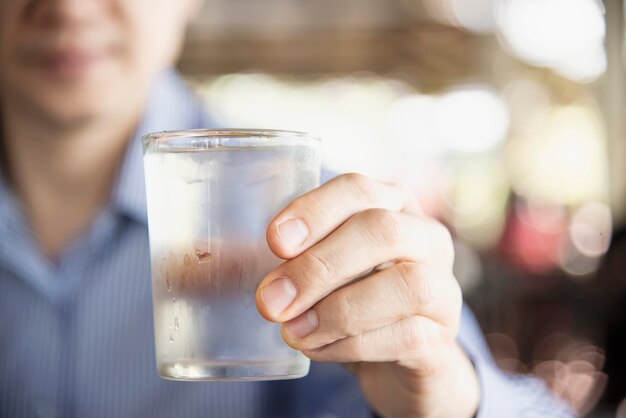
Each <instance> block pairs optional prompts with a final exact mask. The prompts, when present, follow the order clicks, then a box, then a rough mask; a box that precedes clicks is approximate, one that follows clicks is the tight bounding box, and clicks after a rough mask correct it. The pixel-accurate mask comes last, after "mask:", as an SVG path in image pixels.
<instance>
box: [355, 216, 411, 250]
mask: <svg viewBox="0 0 626 418" xmlns="http://www.w3.org/2000/svg"><path fill="white" fill-rule="evenodd" d="M363 218H364V222H365V224H366V225H367V230H368V231H369V233H370V235H371V238H373V239H375V240H376V241H377V242H379V243H380V244H382V245H384V246H391V247H397V246H398V245H399V244H400V243H401V242H402V238H403V234H402V225H401V224H400V220H399V219H398V216H397V214H396V213H395V212H393V211H391V210H388V209H378V208H377V209H368V210H366V211H365V212H363Z"/></svg>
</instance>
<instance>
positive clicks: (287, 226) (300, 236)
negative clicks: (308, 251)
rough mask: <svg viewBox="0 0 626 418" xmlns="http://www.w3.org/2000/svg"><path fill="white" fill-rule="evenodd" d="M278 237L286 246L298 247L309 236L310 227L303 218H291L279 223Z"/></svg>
mask: <svg viewBox="0 0 626 418" xmlns="http://www.w3.org/2000/svg"><path fill="white" fill-rule="evenodd" d="M276 228H277V229H278V237H279V238H280V240H281V241H282V242H283V244H284V245H285V246H286V247H289V248H296V247H298V246H300V245H302V244H303V243H304V241H306V239H307V238H308V237H309V228H307V226H306V224H305V223H304V222H303V221H302V219H298V218H291V219H287V220H286V221H284V222H281V223H279V224H278V225H277V226H276Z"/></svg>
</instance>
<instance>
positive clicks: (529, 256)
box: [499, 198, 568, 273]
mask: <svg viewBox="0 0 626 418" xmlns="http://www.w3.org/2000/svg"><path fill="white" fill-rule="evenodd" d="M567 226H568V216H567V213H566V211H565V209H564V208H563V207H559V206H554V205H547V204H535V203H532V204H531V203H529V202H527V201H525V200H522V199H519V198H517V199H514V201H513V204H512V205H511V209H510V211H509V214H508V218H507V221H506V226H505V228H504V233H503V234H502V239H501V240H500V243H499V250H500V252H501V253H502V255H503V257H504V258H505V259H506V260H508V261H509V262H510V263H512V264H513V265H515V266H516V267H518V268H521V269H523V270H525V271H529V272H532V273H548V272H550V271H552V270H554V269H555V268H556V267H557V266H558V263H559V257H560V254H561V251H562V249H563V247H564V245H565V244H566V243H567Z"/></svg>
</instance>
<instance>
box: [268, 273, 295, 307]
mask: <svg viewBox="0 0 626 418" xmlns="http://www.w3.org/2000/svg"><path fill="white" fill-rule="evenodd" d="M296 293H298V290H297V289H296V286H295V285H294V284H293V282H292V281H291V280H289V279H287V278H286V277H281V278H279V279H276V280H274V281H273V282H271V283H270V284H268V285H267V286H265V287H264V288H263V290H261V299H262V300H263V303H265V306H267V308H268V309H269V310H270V311H272V313H273V314H274V315H276V316H278V315H280V314H281V313H282V312H283V311H284V310H285V309H286V308H287V306H289V305H291V302H293V300H294V299H295V298H296Z"/></svg>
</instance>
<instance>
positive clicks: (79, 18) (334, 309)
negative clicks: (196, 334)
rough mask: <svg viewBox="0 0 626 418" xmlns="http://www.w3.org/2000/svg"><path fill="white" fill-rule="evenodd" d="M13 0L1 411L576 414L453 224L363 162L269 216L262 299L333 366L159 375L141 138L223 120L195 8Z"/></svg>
mask: <svg viewBox="0 0 626 418" xmlns="http://www.w3.org/2000/svg"><path fill="white" fill-rule="evenodd" d="M0 5H1V8H0V60H1V61H0V62H1V64H0V65H1V68H0V92H1V100H2V101H1V120H2V125H3V131H2V149H3V151H2V173H3V174H2V178H1V179H2V182H1V183H0V184H1V188H0V237H2V241H1V242H0V321H1V324H2V333H1V336H0V352H1V353H2V354H1V356H0V414H1V415H2V416H7V417H33V416H41V417H74V416H76V417H177V416H180V417H196V416H197V417H200V416H202V417H206V416H210V417H220V418H222V417H254V416H263V417H281V416H285V417H288V416H289V417H291V416H297V417H300V416H306V417H313V416H325V417H330V416H345V417H359V416H373V414H374V413H376V414H378V415H381V416H385V417H459V418H468V417H473V416H476V414H478V416H481V417H483V416H484V417H514V416H521V414H522V413H525V414H528V413H531V414H532V413H534V414H535V415H533V416H542V417H549V416H555V417H556V416H569V415H568V412H567V410H566V409H565V408H563V407H562V406H561V404H560V403H558V402H557V401H555V400H553V399H551V398H550V397H549V395H547V394H546V392H545V389H544V388H543V387H542V386H541V385H540V384H538V383H537V382H535V381H532V382H531V381H523V380H520V381H517V382H515V381H513V380H512V379H511V378H508V377H506V376H504V375H503V374H501V373H500V372H498V371H497V370H496V368H495V367H494V366H493V363H492V361H491V360H490V358H489V355H488V354H487V349H486V347H485V344H484V342H483V340H481V337H480V334H479V332H478V331H477V328H476V325H475V323H474V322H473V320H472V318H471V316H470V314H469V313H468V312H463V313H462V299H461V293H460V290H459V287H458V284H457V282H456V280H455V278H454V276H453V274H452V260H453V251H452V245H451V240H450V237H449V235H448V233H447V231H446V230H445V228H443V227H442V226H441V225H440V224H438V223H437V222H435V221H434V220H432V219H428V218H426V217H424V216H422V215H421V214H420V212H419V210H418V209H417V207H416V205H415V203H414V202H413V200H412V198H411V197H410V195H409V193H407V192H406V191H405V189H404V188H402V187H400V186H397V185H392V184H387V183H382V182H377V181H374V180H371V179H368V178H365V177H363V176H359V175H344V176H340V177H337V178H335V179H333V180H331V181H329V182H328V183H326V184H325V185H323V186H322V187H320V188H319V189H317V190H315V191H313V192H312V193H310V194H308V195H306V196H304V197H302V198H300V199H297V200H296V201H294V202H293V203H291V204H290V205H289V206H288V207H287V208H285V209H284V210H283V211H282V212H281V213H280V214H277V216H276V218H275V219H274V221H272V224H271V225H268V244H269V246H270V248H271V249H272V251H273V252H274V253H276V254H277V255H278V256H280V257H282V258H283V259H286V260H287V261H286V262H285V263H284V264H282V265H281V266H279V267H278V268H277V269H276V270H275V271H273V272H271V273H270V274H268V276H267V277H266V278H264V280H263V282H262V283H261V285H260V286H259V290H258V292H257V305H258V307H259V310H260V313H261V314H262V315H263V316H264V317H266V318H267V319H269V320H271V321H276V322H281V323H283V335H284V338H285V339H286V341H287V342H288V343H289V344H290V345H291V346H293V347H295V348H297V349H300V350H303V351H304V352H305V353H306V354H307V355H308V356H309V357H311V359H313V360H318V361H320V362H325V363H316V364H314V366H313V368H312V371H311V374H310V376H308V377H307V378H304V379H302V380H298V381H284V382H273V383H271V382H259V383H180V382H168V381H164V380H161V379H159V378H158V377H157V374H156V370H155V367H154V359H153V357H154V352H153V343H152V327H151V306H150V289H149V283H150V280H149V257H148V242H147V226H146V219H145V197H144V189H143V177H142V166H141V163H142V162H141V150H140V148H139V143H138V140H137V138H138V136H139V135H141V134H142V133H145V132H147V131H154V130H163V129H177V128H178V129H180V128H196V127H206V126H207V125H208V124H209V123H210V122H209V121H208V120H207V119H206V118H205V117H204V116H203V113H202V111H201V110H200V108H199V106H198V105H197V104H196V102H195V101H194V100H193V98H192V97H191V96H190V94H189V93H188V91H187V90H186V89H185V87H184V85H183V83H182V82H181V81H180V79H179V78H178V77H177V76H176V74H175V73H173V72H172V71H168V70H167V68H169V67H170V66H171V65H172V63H173V62H174V60H175V58H176V56H177V54H178V51H179V47H180V45H181V43H182V39H183V33H184V30H185V25H186V23H187V21H188V20H189V19H190V17H191V16H192V15H193V14H194V13H195V11H196V8H197V7H198V5H197V4H196V3H195V2H194V1H193V0H176V1H168V0H156V1H155V0H133V1H123V0H0ZM322 208H325V209H324V210H322ZM388 262H391V263H388ZM383 264H385V265H386V266H387V268H384V269H379V271H377V272H376V274H374V275H370V276H368V277H364V278H362V279H360V280H356V281H352V282H350V284H349V285H347V286H346V284H347V283H348V282H349V281H350V278H351V277H354V276H355V275H358V273H361V272H363V271H366V270H368V269H370V268H372V267H375V266H380V265H383ZM311 318H312V319H311ZM309 319H311V320H310V321H309ZM459 329H460V334H459ZM336 363H344V364H346V368H347V369H349V370H350V372H351V373H349V372H347V371H346V370H345V369H344V368H343V367H342V366H340V365H338V364H336ZM524 416H529V415H524Z"/></svg>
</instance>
